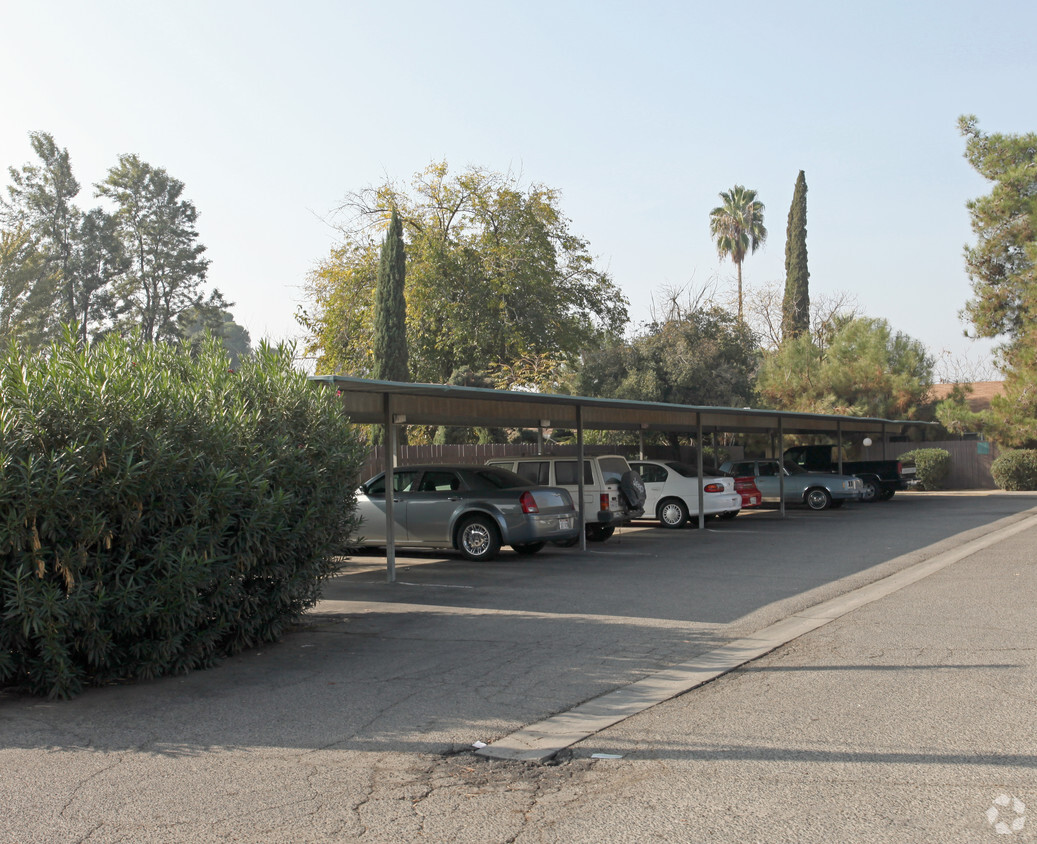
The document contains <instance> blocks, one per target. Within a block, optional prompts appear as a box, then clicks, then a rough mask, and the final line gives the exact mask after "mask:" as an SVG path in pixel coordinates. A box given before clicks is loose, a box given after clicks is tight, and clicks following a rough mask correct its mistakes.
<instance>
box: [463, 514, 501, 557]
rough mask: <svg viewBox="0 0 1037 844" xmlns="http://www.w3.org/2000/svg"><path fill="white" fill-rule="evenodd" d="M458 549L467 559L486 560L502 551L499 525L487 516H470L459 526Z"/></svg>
mask: <svg viewBox="0 0 1037 844" xmlns="http://www.w3.org/2000/svg"><path fill="white" fill-rule="evenodd" d="M457 550H458V551H460V552H461V556H462V557H464V558H465V559H466V560H474V561H475V562H479V563H481V562H486V561H487V560H492V559H494V558H495V557H496V556H497V554H498V553H499V552H500V536H499V535H498V534H497V526H496V525H495V524H494V523H493V521H492V520H491V519H490V518H488V517H487V516H469V517H468V518H466V519H464V520H463V521H462V522H461V524H460V525H458V528H457Z"/></svg>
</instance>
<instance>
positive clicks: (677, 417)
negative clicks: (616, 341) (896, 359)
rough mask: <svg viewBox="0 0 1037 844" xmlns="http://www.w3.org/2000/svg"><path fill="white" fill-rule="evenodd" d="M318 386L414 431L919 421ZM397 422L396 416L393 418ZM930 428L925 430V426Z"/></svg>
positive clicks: (810, 426)
mask: <svg viewBox="0 0 1037 844" xmlns="http://www.w3.org/2000/svg"><path fill="white" fill-rule="evenodd" d="M310 380H312V381H316V382H320V383H323V384H325V385H326V386H327V387H329V388H330V389H334V390H337V391H338V393H339V394H340V395H341V397H342V404H343V406H344V408H345V412H346V414H347V415H348V416H349V417H350V419H352V420H353V421H354V422H358V423H368V424H381V423H383V422H385V421H386V418H387V416H386V414H387V413H391V414H392V415H393V417H395V418H396V420H397V421H400V422H405V423H406V424H408V425H457V426H484V427H488V428H494V427H497V428H538V427H541V424H542V423H546V424H544V425H543V427H550V428H576V427H577V421H578V420H577V414H579V415H580V416H582V419H581V420H580V421H581V422H582V426H583V428H584V429H588V430H617V431H618V430H624V431H638V430H641V431H677V432H688V433H691V432H694V431H696V430H697V428H698V426H699V425H701V426H702V428H703V429H705V430H712V429H716V430H719V431H723V432H724V433H747V434H749V433H770V432H772V431H777V430H778V428H779V421H780V424H781V428H782V430H783V431H784V433H786V434H818V433H828V432H834V431H836V430H841V431H842V432H843V433H844V434H845V433H859V434H882V435H885V434H888V433H900V429H901V428H902V427H903V426H904V425H917V424H919V423H917V422H908V421H903V420H901V421H896V420H891V419H872V418H865V417H857V416H838V415H825V414H818V413H788V412H784V411H775V410H752V409H749V408H733V407H701V406H696V405H676V404H664V403H661V402H638V401H626V400H624V399H600V398H590V397H586V396H560V395H552V394H546V393H527V392H519V391H510V390H486V389H481V388H478V387H454V386H450V385H442V384H410V383H403V382H399V381H370V380H367V379H364V378H350V377H346V376H342V375H319V376H313V377H312V378H311V379H310ZM390 418H392V417H390ZM922 424H925V423H922Z"/></svg>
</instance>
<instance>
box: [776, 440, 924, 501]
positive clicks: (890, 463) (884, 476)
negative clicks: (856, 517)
mask: <svg viewBox="0 0 1037 844" xmlns="http://www.w3.org/2000/svg"><path fill="white" fill-rule="evenodd" d="M836 449H838V446H835V445H797V446H794V447H793V448H787V449H785V459H786V460H790V461H792V462H793V463H795V464H796V465H797V466H799V467H800V468H801V469H806V470H807V471H808V472H838V471H839V453H838V451H837V450H836ZM842 469H843V471H842V474H844V475H854V476H856V477H858V478H860V479H861V481H863V482H864V489H863V494H862V495H861V500H862V501H888V500H889V499H891V498H892V497H893V496H894V495H895V494H896V493H897V492H898V491H899V490H902V489H909V488H910V487H911V485H912V484H913V483H914V481H915V477H916V472H915V467H914V464H911V463H908V464H907V465H906V466H905V465H904V464H903V462H901V461H900V460H844V461H843V466H842Z"/></svg>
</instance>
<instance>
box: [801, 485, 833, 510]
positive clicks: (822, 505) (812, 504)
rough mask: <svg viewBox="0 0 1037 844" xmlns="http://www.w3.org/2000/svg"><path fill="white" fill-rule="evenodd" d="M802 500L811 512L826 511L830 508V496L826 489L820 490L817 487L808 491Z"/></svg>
mask: <svg viewBox="0 0 1037 844" xmlns="http://www.w3.org/2000/svg"><path fill="white" fill-rule="evenodd" d="M803 500H804V501H805V502H806V505H807V507H809V508H810V509H811V510H827V509H828V508H829V507H831V506H832V496H831V495H830V494H829V492H828V490H827V489H821V487H819V486H815V487H813V488H812V489H808V490H807V492H806V495H804V496H803Z"/></svg>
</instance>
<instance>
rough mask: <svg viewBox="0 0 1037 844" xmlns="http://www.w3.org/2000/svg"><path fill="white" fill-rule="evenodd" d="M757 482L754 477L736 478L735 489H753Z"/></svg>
mask: <svg viewBox="0 0 1037 844" xmlns="http://www.w3.org/2000/svg"><path fill="white" fill-rule="evenodd" d="M754 486H756V483H755V482H754V481H753V479H752V478H735V489H752V488H753V487H754Z"/></svg>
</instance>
